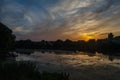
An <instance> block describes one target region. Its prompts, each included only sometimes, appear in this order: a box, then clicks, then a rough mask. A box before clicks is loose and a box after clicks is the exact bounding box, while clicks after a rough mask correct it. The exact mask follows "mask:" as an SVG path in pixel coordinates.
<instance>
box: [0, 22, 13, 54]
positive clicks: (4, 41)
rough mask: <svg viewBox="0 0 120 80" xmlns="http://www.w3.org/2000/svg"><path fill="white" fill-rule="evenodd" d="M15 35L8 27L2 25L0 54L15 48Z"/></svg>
mask: <svg viewBox="0 0 120 80" xmlns="http://www.w3.org/2000/svg"><path fill="white" fill-rule="evenodd" d="M14 43H15V35H13V34H12V30H10V29H9V28H8V27H7V26H6V25H4V24H2V23H0V53H5V52H8V51H10V50H12V49H13V48H14Z"/></svg>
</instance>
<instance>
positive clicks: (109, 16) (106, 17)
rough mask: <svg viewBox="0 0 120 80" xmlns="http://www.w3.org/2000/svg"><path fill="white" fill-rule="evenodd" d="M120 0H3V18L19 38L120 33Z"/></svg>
mask: <svg viewBox="0 0 120 80" xmlns="http://www.w3.org/2000/svg"><path fill="white" fill-rule="evenodd" d="M119 3H120V1H119V0H1V5H0V21H1V22H2V23H4V24H6V25H7V26H8V27H9V28H11V29H12V30H13V31H14V33H15V35H17V40H19V39H31V40H35V41H36V40H37V41H39V40H43V39H44V40H57V39H62V40H65V39H72V40H80V39H84V40H86V41H87V40H89V39H93V38H95V39H99V38H105V37H107V36H106V34H108V33H109V32H112V33H114V34H115V36H117V35H120V27H119V25H120V16H119V15H120V10H119V7H120V5H119Z"/></svg>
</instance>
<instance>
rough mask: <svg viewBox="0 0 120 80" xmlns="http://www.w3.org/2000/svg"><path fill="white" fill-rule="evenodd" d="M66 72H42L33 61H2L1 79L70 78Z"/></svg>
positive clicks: (43, 79) (0, 68) (46, 79)
mask: <svg viewBox="0 0 120 80" xmlns="http://www.w3.org/2000/svg"><path fill="white" fill-rule="evenodd" d="M68 78H69V75H68V74H66V73H48V72H43V73H40V72H39V71H38V69H37V68H36V66H35V65H34V64H33V63H31V62H21V61H20V62H7V63H0V80H69V79H68Z"/></svg>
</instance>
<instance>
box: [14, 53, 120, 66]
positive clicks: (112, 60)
mask: <svg viewBox="0 0 120 80" xmlns="http://www.w3.org/2000/svg"><path fill="white" fill-rule="evenodd" d="M88 54H89V55H88ZM16 60H17V61H21V60H23V61H34V62H37V63H39V64H40V65H44V66H45V65H47V67H48V66H52V67H53V66H56V67H67V66H70V67H79V66H81V65H102V64H108V65H111V64H112V65H113V64H114V65H113V66H117V67H120V58H119V57H115V56H107V55H103V54H99V53H96V54H92V53H84V52H79V53H73V52H71V54H70V52H63V53H62V54H59V53H57V52H44V53H42V52H39V51H38V52H34V53H33V54H30V55H25V54H18V57H16Z"/></svg>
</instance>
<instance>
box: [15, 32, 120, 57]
mask: <svg viewBox="0 0 120 80" xmlns="http://www.w3.org/2000/svg"><path fill="white" fill-rule="evenodd" d="M16 49H43V50H68V51H84V52H101V53H106V54H113V52H114V53H115V52H120V36H116V37H114V35H113V34H112V33H109V34H108V38H105V39H99V40H95V39H90V40H89V41H87V42H86V41H84V40H79V41H71V40H69V39H67V40H65V41H62V40H57V41H45V40H42V41H39V42H35V41H31V40H19V41H16ZM110 52H111V53H110ZM113 55H114V54H113Z"/></svg>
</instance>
